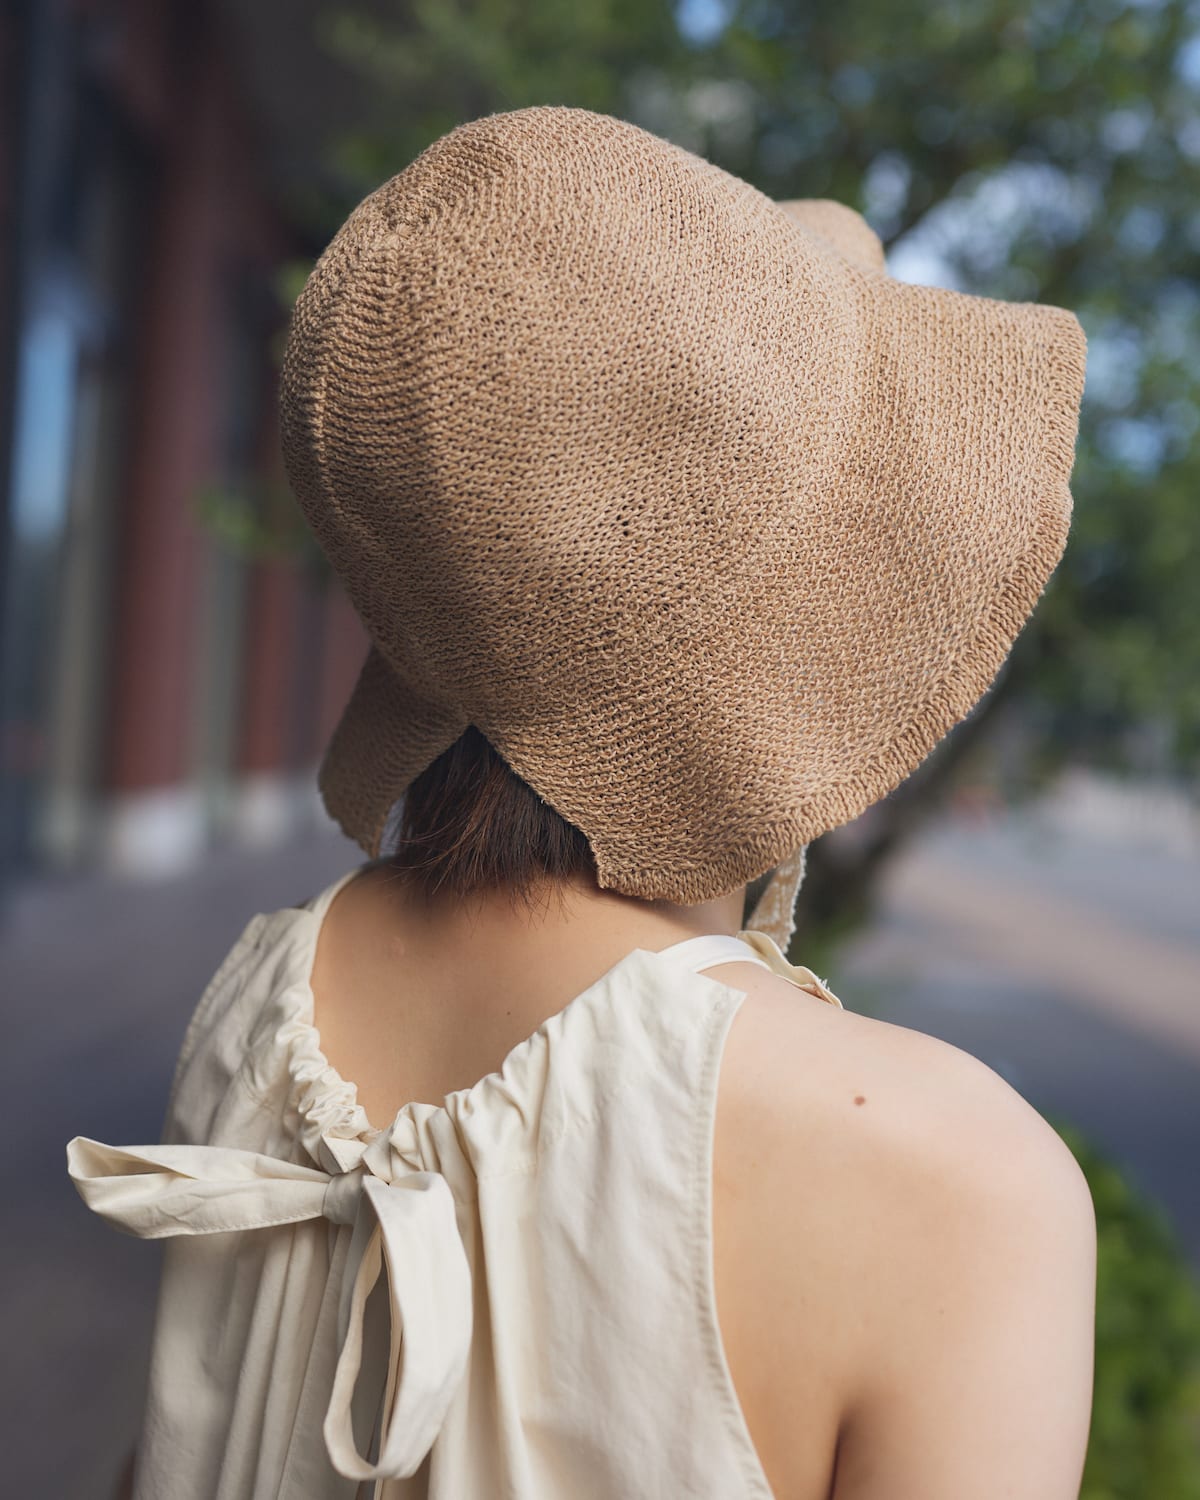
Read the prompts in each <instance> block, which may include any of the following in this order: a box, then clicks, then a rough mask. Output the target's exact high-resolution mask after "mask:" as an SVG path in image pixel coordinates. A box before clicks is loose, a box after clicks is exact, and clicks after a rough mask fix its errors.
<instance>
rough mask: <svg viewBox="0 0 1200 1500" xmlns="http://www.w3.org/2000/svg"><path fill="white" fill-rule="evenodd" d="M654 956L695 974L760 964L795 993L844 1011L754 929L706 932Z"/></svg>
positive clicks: (826, 990)
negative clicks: (724, 966) (725, 966)
mask: <svg viewBox="0 0 1200 1500" xmlns="http://www.w3.org/2000/svg"><path fill="white" fill-rule="evenodd" d="M658 956H659V957H660V958H668V959H670V960H671V962H672V963H681V964H683V965H685V966H686V967H687V968H689V969H691V970H693V972H695V973H697V974H698V973H699V972H700V971H701V970H702V969H709V968H711V967H712V966H713V965H714V964H728V963H739V962H742V963H752V964H760V965H761V966H762V967H763V968H764V969H770V970H771V971H772V972H773V973H775V974H779V975H782V977H783V978H784V979H788V980H790V981H791V982H792V984H794V985H795V986H796V987H797V989H801V990H805V991H806V992H807V993H808V994H810V995H813V996H815V997H816V998H817V999H818V1000H824V1001H825V1002H826V1003H827V1004H829V1005H836V1006H837V1008H838V1009H839V1010H844V1009H845V1006H843V1004H842V1002H841V1001H840V1000H839V999H838V997H837V996H836V995H835V994H834V993H833V991H832V990H831V989H830V988H829V987H828V985H826V983H825V981H824V980H822V979H818V978H817V976H816V975H815V974H814V973H813V971H812V970H811V969H806V968H805V967H804V966H803V965H802V964H791V963H788V961H787V958H786V957H785V955H784V953H783V951H782V950H781V949H780V947H779V944H778V943H776V941H775V940H774V938H772V937H771V936H770V934H768V933H765V932H761V931H759V930H757V929H756V928H743V930H742V931H741V932H739V933H738V935H737V936H736V937H734V936H732V935H731V934H730V933H727V932H708V933H702V934H701V935H700V936H699V937H694V938H684V940H683V941H682V942H681V943H672V944H671V946H670V947H669V948H663V949H660V950H659V955H658Z"/></svg>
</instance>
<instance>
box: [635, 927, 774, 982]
mask: <svg viewBox="0 0 1200 1500" xmlns="http://www.w3.org/2000/svg"><path fill="white" fill-rule="evenodd" d="M658 956H659V957H660V958H669V959H670V960H671V962H672V963H681V964H684V965H686V966H687V968H689V969H691V970H692V971H693V972H694V973H696V974H699V973H700V971H701V970H702V969H711V968H712V966H713V965H714V964H729V963H739V962H744V963H751V964H760V965H761V966H762V967H763V968H764V969H769V968H770V967H771V965H770V964H769V963H768V962H767V961H766V959H765V958H762V957H760V956H759V954H757V953H755V951H754V949H753V948H751V947H750V945H749V944H748V943H744V942H743V941H742V939H741V938H738V937H733V936H731V935H730V934H729V933H727V932H706V933H702V934H701V935H700V936H699V937H693V938H684V939H683V941H682V942H681V943H672V944H671V946H670V947H669V948H661V949H659V950H658Z"/></svg>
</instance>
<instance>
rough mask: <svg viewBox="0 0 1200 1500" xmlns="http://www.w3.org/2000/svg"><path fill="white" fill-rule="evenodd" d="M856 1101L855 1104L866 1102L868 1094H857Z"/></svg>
mask: <svg viewBox="0 0 1200 1500" xmlns="http://www.w3.org/2000/svg"><path fill="white" fill-rule="evenodd" d="M854 1102H855V1104H865V1103H866V1102H867V1096H866V1094H855V1096H854Z"/></svg>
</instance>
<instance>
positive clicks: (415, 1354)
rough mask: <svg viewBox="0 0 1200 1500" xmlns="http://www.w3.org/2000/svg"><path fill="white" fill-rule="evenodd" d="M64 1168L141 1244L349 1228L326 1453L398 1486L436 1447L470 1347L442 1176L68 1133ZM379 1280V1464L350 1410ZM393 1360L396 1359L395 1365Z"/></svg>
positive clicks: (93, 1203)
mask: <svg viewBox="0 0 1200 1500" xmlns="http://www.w3.org/2000/svg"><path fill="white" fill-rule="evenodd" d="M67 1171H68V1172H69V1173H70V1176H71V1179H72V1181H73V1182H74V1184H75V1186H76V1188H77V1189H78V1191H79V1194H80V1196H81V1197H82V1199H83V1200H84V1202H85V1203H86V1204H87V1206H88V1207H89V1208H90V1209H92V1210H93V1212H95V1213H97V1214H99V1216H100V1217H101V1218H102V1219H105V1220H107V1221H108V1222H109V1223H110V1224H112V1225H114V1226H115V1227H116V1228H117V1229H119V1230H121V1231H123V1232H124V1233H126V1234H131V1235H136V1236H137V1237H138V1238H140V1239H160V1238H162V1237H163V1236H166V1235H175V1234H220V1233H227V1232H228V1231H230V1230H243V1229H265V1228H268V1227H270V1226H272V1225H277V1224H298V1223H300V1222H302V1221H303V1220H305V1219H316V1218H321V1217H324V1218H326V1219H329V1220H331V1221H332V1222H333V1223H335V1224H351V1225H353V1234H352V1237H351V1246H350V1254H349V1260H348V1273H350V1272H352V1274H353V1282H352V1285H351V1291H350V1296H349V1301H348V1304H347V1301H346V1299H345V1297H344V1296H343V1300H342V1307H341V1313H340V1318H339V1321H340V1326H341V1335H340V1349H339V1352H338V1359H337V1366H336V1368H335V1370H334V1377H333V1389H332V1392H331V1394H330V1398H329V1406H328V1409H327V1411H326V1414H325V1422H324V1427H323V1431H324V1437H325V1446H326V1449H327V1451H328V1453H329V1458H330V1461H331V1463H332V1464H333V1467H334V1468H335V1469H336V1470H337V1472H338V1473H339V1474H342V1475H345V1476H346V1477H347V1478H348V1479H360V1480H361V1479H376V1480H380V1479H407V1478H408V1477H409V1476H410V1475H412V1474H414V1473H415V1472H416V1470H417V1469H418V1468H419V1467H420V1465H421V1462H422V1461H423V1459H424V1458H425V1455H426V1454H427V1453H428V1452H429V1449H430V1448H431V1447H432V1446H433V1442H434V1439H435V1438H436V1437H437V1434H438V1432H439V1431H440V1429H441V1426H442V1423H443V1421H444V1419H445V1416H446V1412H447V1411H448V1409H449V1406H450V1403H451V1401H452V1399H453V1397H454V1393H455V1391H456V1390H457V1388H458V1386H459V1383H460V1381H461V1379H462V1376H463V1372H464V1371H465V1369H466V1365H467V1359H468V1355H469V1352H470V1347H471V1323H472V1301H471V1270H470V1266H469V1265H468V1263H467V1256H466V1250H465V1248H464V1246H463V1242H462V1238H461V1236H460V1234H459V1232H458V1223H457V1219H456V1216H455V1209H454V1195H453V1194H452V1192H451V1191H450V1185H449V1183H448V1182H447V1181H446V1179H445V1177H443V1176H442V1175H441V1174H440V1173H438V1172H406V1173H402V1174H401V1175H399V1176H397V1177H395V1178H394V1179H392V1180H391V1181H385V1180H384V1179H383V1178H381V1177H379V1176H376V1175H373V1174H372V1173H370V1172H369V1171H368V1170H367V1168H366V1167H365V1165H359V1166H357V1167H355V1168H354V1169H353V1170H351V1171H347V1172H339V1173H335V1174H333V1175H330V1174H329V1173H326V1172H323V1171H321V1170H320V1169H319V1168H317V1167H306V1166H300V1165H297V1164H295V1163H292V1162H286V1161H282V1160H280V1159H279V1158H277V1157H274V1156H266V1155H263V1154H262V1153H260V1152H257V1151H243V1150H238V1149H236V1148H233V1147H225V1146H168V1145H158V1146H108V1145H105V1144H104V1143H103V1142H101V1141H94V1140H91V1139H89V1138H88V1137H87V1136H80V1135H77V1136H75V1137H74V1139H73V1140H71V1141H69V1142H68V1143H67ZM381 1265H385V1266H386V1269H387V1276H388V1306H389V1309H390V1319H391V1326H390V1330H389V1354H388V1378H387V1389H386V1391H385V1394H384V1401H383V1425H382V1430H381V1433H380V1439H379V1459H378V1462H377V1463H375V1464H372V1463H370V1462H369V1461H368V1460H367V1459H366V1458H364V1456H363V1455H362V1454H361V1453H360V1452H359V1451H358V1448H357V1446H356V1444H355V1441H354V1431H353V1427H352V1424H351V1401H352V1398H353V1395H354V1387H355V1383H356V1382H357V1379H358V1374H359V1369H360V1367H361V1363H362V1343H363V1316H364V1309H365V1306H366V1301H367V1298H368V1296H369V1295H370V1293H371V1290H372V1288H373V1287H374V1286H375V1283H376V1282H377V1281H378V1279H379V1273H380V1269H381ZM401 1356H403V1358H402V1357H401Z"/></svg>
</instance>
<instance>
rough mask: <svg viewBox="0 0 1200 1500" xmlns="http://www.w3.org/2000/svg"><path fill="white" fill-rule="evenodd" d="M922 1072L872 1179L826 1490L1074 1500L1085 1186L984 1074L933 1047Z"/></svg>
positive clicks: (1085, 1299) (964, 1057)
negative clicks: (849, 1359) (919, 1096)
mask: <svg viewBox="0 0 1200 1500" xmlns="http://www.w3.org/2000/svg"><path fill="white" fill-rule="evenodd" d="M926 1040H928V1039H926ZM937 1045H938V1044H935V1046H937ZM950 1054H953V1056H950ZM933 1071H934V1073H935V1074H936V1075H937V1076H936V1078H935V1081H934V1087H933V1092H932V1096H931V1098H930V1099H929V1100H928V1101H927V1102H926V1103H924V1104H923V1105H922V1107H921V1108H920V1109H918V1110H916V1111H914V1112H913V1113H912V1115H911V1116H910V1123H909V1128H907V1129H905V1130H902V1131H900V1132H898V1133H897V1134H896V1135H895V1136H893V1137H891V1138H889V1141H888V1143H887V1144H886V1145H883V1146H882V1150H883V1153H884V1159H882V1160H881V1162H880V1166H881V1168H884V1170H881V1171H880V1172H878V1173H872V1181H873V1184H874V1190H875V1193H876V1204H875V1210H874V1217H875V1222H876V1223H877V1224H878V1225H879V1228H880V1240H879V1243H878V1244H877V1245H876V1246H875V1247H874V1252H873V1253H872V1254H871V1255H870V1268H871V1274H870V1276H869V1279H868V1280H867V1281H866V1284H864V1285H863V1286H862V1287H861V1293H860V1296H859V1299H858V1302H857V1306H856V1310H855V1314H854V1319H853V1321H854V1326H855V1327H856V1329H857V1330H858V1335H859V1337H858V1339H857V1343H856V1350H857V1353H856V1359H855V1374H854V1380H853V1388H852V1390H850V1391H848V1392H847V1395H846V1401H845V1404H844V1409H843V1418H842V1421H841V1424H840V1429H839V1438H838V1451H837V1460H836V1470H835V1482H834V1487H833V1492H832V1497H831V1500H899V1497H902V1496H905V1497H906V1496H910V1495H911V1496H918V1495H919V1496H920V1497H921V1500H961V1497H963V1496H964V1495H970V1496H971V1500H1016V1497H1019V1500H1077V1496H1078V1494H1079V1485H1080V1479H1081V1476H1082V1470H1083V1463H1084V1458H1085V1455H1086V1449H1087V1438H1088V1430H1089V1424H1090V1416H1091V1401H1092V1373H1093V1363H1092V1362H1093V1351H1094V1333H1095V1272H1096V1225H1095V1213H1094V1208H1093V1204H1092V1198H1091V1193H1090V1191H1089V1189H1088V1185H1087V1181H1086V1179H1085V1178H1084V1176H1083V1173H1082V1172H1081V1171H1080V1169H1079V1166H1078V1164H1077V1163H1076V1161H1075V1158H1074V1157H1073V1156H1072V1154H1071V1153H1070V1151H1069V1150H1068V1148H1067V1146H1066V1145H1065V1144H1064V1143H1063V1141H1062V1139H1061V1137H1059V1136H1058V1134H1057V1133H1056V1132H1055V1131H1054V1130H1052V1128H1051V1127H1050V1126H1049V1125H1048V1124H1047V1123H1046V1122H1045V1121H1044V1120H1043V1119H1042V1118H1041V1116H1040V1115H1038V1114H1037V1113H1036V1112H1035V1111H1034V1110H1033V1109H1032V1108H1031V1107H1030V1106H1029V1105H1028V1104H1027V1103H1026V1102H1025V1101H1024V1100H1023V1099H1022V1098H1021V1096H1020V1095H1019V1094H1017V1093H1016V1092H1015V1091H1014V1090H1012V1089H1010V1088H1009V1086H1008V1085H1007V1084H1005V1083H1004V1082H1003V1080H1001V1079H1000V1078H999V1077H998V1075H996V1074H995V1073H993V1072H992V1070H991V1069H989V1068H987V1067H986V1066H985V1065H984V1064H982V1063H980V1062H978V1061H977V1060H976V1059H974V1058H972V1057H970V1056H969V1055H968V1054H965V1053H961V1052H958V1051H957V1049H943V1050H940V1051H939V1052H938V1054H937V1059H936V1063H935V1067H934V1070H933Z"/></svg>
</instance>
